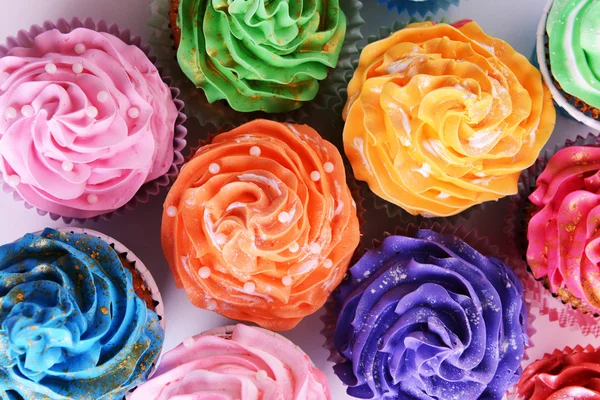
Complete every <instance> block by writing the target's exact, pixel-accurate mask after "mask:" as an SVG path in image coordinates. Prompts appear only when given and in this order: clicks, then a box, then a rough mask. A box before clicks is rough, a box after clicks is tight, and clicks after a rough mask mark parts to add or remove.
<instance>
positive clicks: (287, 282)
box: [281, 275, 293, 286]
mask: <svg viewBox="0 0 600 400" xmlns="http://www.w3.org/2000/svg"><path fill="white" fill-rule="evenodd" d="M292 282H293V280H292V277H291V276H289V275H286V276H284V277H283V278H281V283H283V286H292Z"/></svg>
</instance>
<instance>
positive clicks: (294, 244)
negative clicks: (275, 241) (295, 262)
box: [289, 242, 300, 253]
mask: <svg viewBox="0 0 600 400" xmlns="http://www.w3.org/2000/svg"><path fill="white" fill-rule="evenodd" d="M289 250H290V252H292V253H297V252H298V250H300V245H299V244H298V242H292V243H290V247H289Z"/></svg>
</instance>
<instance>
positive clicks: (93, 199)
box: [87, 193, 98, 204]
mask: <svg viewBox="0 0 600 400" xmlns="http://www.w3.org/2000/svg"><path fill="white" fill-rule="evenodd" d="M87 201H88V203H90V204H96V203H97V202H98V196H97V195H95V194H93V193H92V194H90V195H88V197H87Z"/></svg>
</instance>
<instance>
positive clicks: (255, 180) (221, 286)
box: [162, 120, 360, 331]
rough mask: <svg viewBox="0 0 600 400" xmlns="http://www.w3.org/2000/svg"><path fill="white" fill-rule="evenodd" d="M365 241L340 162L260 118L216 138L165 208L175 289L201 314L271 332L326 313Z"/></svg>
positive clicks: (308, 135)
mask: <svg viewBox="0 0 600 400" xmlns="http://www.w3.org/2000/svg"><path fill="white" fill-rule="evenodd" d="M359 239H360V233H359V223H358V218H357V212H356V204H355V202H354V200H353V199H352V196H351V194H350V190H349V188H348V185H347V184H346V175H345V171H344V166H343V163H342V158H341V155H340V153H339V152H338V150H337V149H336V148H335V147H334V146H333V145H332V144H331V143H329V142H327V141H325V140H323V139H321V137H320V136H319V134H318V133H317V132H315V131H314V130H313V129H312V128H310V127H308V126H306V125H292V124H282V123H278V122H272V121H266V120H255V121H253V122H250V123H248V124H245V125H242V126H240V127H238V128H236V129H234V130H232V131H230V132H226V133H221V134H219V135H217V136H216V137H215V138H214V139H213V141H212V143H211V144H209V145H206V146H204V147H202V148H200V150H199V151H198V152H197V153H196V154H195V155H194V156H193V158H192V159H191V161H190V162H188V163H187V164H186V165H185V167H184V169H183V170H182V172H181V174H180V175H179V177H178V178H177V180H176V182H175V184H174V185H173V187H172V188H171V190H170V192H169V194H168V196H167V199H166V201H165V204H164V212H163V222H162V243H163V249H164V252H165V256H166V258H167V261H168V262H169V265H170V267H171V271H172V272H173V274H174V276H175V282H176V284H177V285H178V286H179V287H183V288H185V290H186V292H187V294H188V297H189V298H190V300H191V301H192V303H193V304H195V305H196V306H198V307H202V308H206V309H208V310H213V311H216V312H218V313H220V314H222V315H224V316H226V317H228V318H232V319H237V320H242V321H251V322H254V323H256V324H258V325H260V326H263V327H265V328H267V329H270V330H276V331H280V330H287V329H291V328H293V327H294V326H296V325H297V324H298V323H299V322H300V320H301V319H302V318H303V317H305V316H307V315H309V314H312V313H313V312H315V311H316V310H318V309H319V308H321V306H323V304H324V303H325V301H326V299H327V297H328V296H329V293H330V292H331V291H332V290H333V289H335V288H336V287H337V285H338V284H339V283H340V281H341V280H342V278H343V277H344V274H345V273H346V270H347V268H348V264H349V263H350V258H351V257H352V254H353V252H354V250H355V249H356V247H357V246H358V242H359Z"/></svg>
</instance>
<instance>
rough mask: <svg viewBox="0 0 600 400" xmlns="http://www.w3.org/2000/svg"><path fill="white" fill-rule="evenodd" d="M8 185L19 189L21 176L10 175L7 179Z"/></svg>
mask: <svg viewBox="0 0 600 400" xmlns="http://www.w3.org/2000/svg"><path fill="white" fill-rule="evenodd" d="M6 183H8V185H9V186H12V187H17V186H19V184H20V183H21V178H20V177H19V175H9V176H7V177H6Z"/></svg>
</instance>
